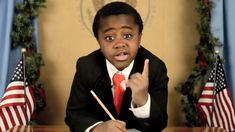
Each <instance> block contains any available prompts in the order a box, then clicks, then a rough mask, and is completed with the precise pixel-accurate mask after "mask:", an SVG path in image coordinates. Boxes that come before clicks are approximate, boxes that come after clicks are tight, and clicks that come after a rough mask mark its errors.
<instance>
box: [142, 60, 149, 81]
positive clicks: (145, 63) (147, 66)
mask: <svg viewBox="0 0 235 132" xmlns="http://www.w3.org/2000/svg"><path fill="white" fill-rule="evenodd" d="M142 75H143V76H144V78H148V76H149V59H145V61H144V69H143V72H142Z"/></svg>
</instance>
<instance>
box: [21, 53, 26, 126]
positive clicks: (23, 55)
mask: <svg viewBox="0 0 235 132" xmlns="http://www.w3.org/2000/svg"><path fill="white" fill-rule="evenodd" d="M21 52H22V63H23V80H24V100H25V102H24V105H25V109H24V111H25V117H26V118H25V120H26V125H28V114H27V104H26V77H25V72H26V71H25V52H26V49H25V48H22V49H21Z"/></svg>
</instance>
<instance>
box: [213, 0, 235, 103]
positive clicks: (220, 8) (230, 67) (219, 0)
mask: <svg viewBox="0 0 235 132" xmlns="http://www.w3.org/2000/svg"><path fill="white" fill-rule="evenodd" d="M212 2H213V3H214V8H213V10H212V14H211V16H212V21H211V29H212V33H213V34H214V36H215V37H218V38H219V39H220V41H221V42H222V44H223V47H222V48H221V50H220V52H221V56H222V57H223V58H224V60H225V63H224V68H225V71H226V78H227V82H228V85H229V88H230V91H231V94H232V96H233V102H235V37H234V34H235V0H212Z"/></svg>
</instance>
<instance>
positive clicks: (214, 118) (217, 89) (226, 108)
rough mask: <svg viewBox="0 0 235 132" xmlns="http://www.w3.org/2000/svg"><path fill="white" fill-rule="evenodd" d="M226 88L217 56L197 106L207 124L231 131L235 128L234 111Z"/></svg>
mask: <svg viewBox="0 0 235 132" xmlns="http://www.w3.org/2000/svg"><path fill="white" fill-rule="evenodd" d="M227 88H228V85H227V82H226V77H225V73H224V69H223V66H222V63H221V60H220V57H219V56H217V62H216V64H215V65H214V67H213V69H212V71H211V72H210V75H209V78H208V81H207V82H206V85H205V87H204V89H203V91H202V94H201V95H200V98H199V101H198V108H199V110H200V111H201V112H202V113H203V117H204V118H205V119H206V122H207V125H208V126H210V127H220V128H223V129H225V130H226V131H233V130H235V111H234V105H233V102H232V100H231V96H230V93H229V90H228V89H227Z"/></svg>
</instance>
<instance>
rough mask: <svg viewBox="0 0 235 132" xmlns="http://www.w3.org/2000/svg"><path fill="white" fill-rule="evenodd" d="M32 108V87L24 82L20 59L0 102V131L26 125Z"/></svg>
mask: <svg viewBox="0 0 235 132" xmlns="http://www.w3.org/2000/svg"><path fill="white" fill-rule="evenodd" d="M25 80H26V79H25ZM25 82H26V81H25ZM33 110H34V97H33V92H32V88H31V87H30V86H29V85H28V84H27V82H26V83H24V68H23V61H22V60H20V61H19V63H18V65H17V67H16V69H15V71H14V74H13V76H12V78H11V81H10V83H9V84H8V86H7V88H6V91H5V93H4V95H3V97H2V99H1V102H0V131H2V132H4V131H6V130H8V129H10V128H13V127H15V126H22V125H27V124H28V121H30V117H31V115H32V113H33Z"/></svg>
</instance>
